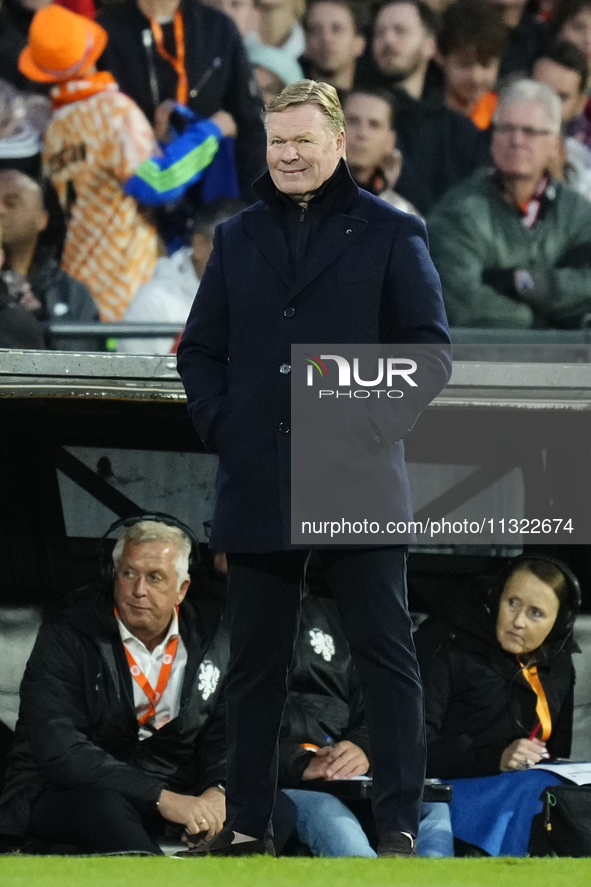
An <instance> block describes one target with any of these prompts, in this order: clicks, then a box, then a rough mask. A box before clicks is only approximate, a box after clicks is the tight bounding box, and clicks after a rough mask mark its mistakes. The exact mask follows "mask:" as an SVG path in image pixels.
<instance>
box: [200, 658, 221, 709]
mask: <svg viewBox="0 0 591 887" xmlns="http://www.w3.org/2000/svg"><path fill="white" fill-rule="evenodd" d="M219 679H220V670H219V668H217V666H215V665H214V664H213V662H212V661H211V660H210V659H204V660H203V662H202V663H201V665H200V666H199V685H198V687H199V690H201V696H202V697H203V699H209V697H210V696H211V694H212V693H215V688H216V687H217V685H218V681H219Z"/></svg>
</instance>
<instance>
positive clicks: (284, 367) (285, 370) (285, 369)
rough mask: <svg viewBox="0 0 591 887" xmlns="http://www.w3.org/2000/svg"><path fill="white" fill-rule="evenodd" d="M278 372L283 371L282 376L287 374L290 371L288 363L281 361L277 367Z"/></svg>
mask: <svg viewBox="0 0 591 887" xmlns="http://www.w3.org/2000/svg"><path fill="white" fill-rule="evenodd" d="M279 372H280V373H283V375H284V376H287V374H288V373H291V367H290V365H289V364H288V363H282V364H281V366H280V367H279Z"/></svg>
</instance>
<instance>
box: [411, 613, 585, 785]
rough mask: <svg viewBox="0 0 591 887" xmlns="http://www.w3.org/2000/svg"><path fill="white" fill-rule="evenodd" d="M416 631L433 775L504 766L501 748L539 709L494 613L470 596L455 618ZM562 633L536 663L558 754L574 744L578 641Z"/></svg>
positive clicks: (525, 730) (483, 772)
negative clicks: (574, 661) (499, 637)
mask: <svg viewBox="0 0 591 887" xmlns="http://www.w3.org/2000/svg"><path fill="white" fill-rule="evenodd" d="M414 637H415V643H416V646H417V654H418V657H419V663H420V666H421V676H422V679H423V684H424V688H425V710H426V726H427V776H432V777H440V778H442V779H455V778H462V777H469V776H492V775H495V774H497V773H499V763H500V760H501V755H502V753H503V751H504V750H505V749H506V748H507V746H509V745H510V744H511V743H512V742H513V741H514V740H515V739H523V738H527V737H528V736H529V735H530V733H531V731H532V730H533V729H534V727H535V726H536V724H537V723H538V716H537V714H536V695H535V693H534V691H533V690H532V688H531V687H530V685H529V684H528V682H527V681H526V679H525V678H524V676H523V673H522V670H521V667H520V666H519V664H518V662H517V659H516V657H515V656H514V655H512V654H511V653H507V652H505V651H504V650H503V649H502V648H501V646H500V644H499V643H498V641H497V639H496V635H495V620H494V619H493V617H492V616H491V615H490V614H489V612H488V610H487V609H486V608H485V607H484V605H480V606H477V605H472V606H470V604H468V605H467V606H465V607H464V608H459V607H458V608H457V609H456V610H455V611H454V612H453V613H452V614H451V616H450V618H449V620H434V619H428V620H427V621H426V622H424V623H423V624H422V625H421V626H420V628H419V629H418V631H417V632H416V634H415V636H414ZM564 640H565V643H564V646H562V645H561V644H559V645H558V646H557V649H558V650H559V651H558V652H555V653H554V654H553V655H550V656H549V657H548V658H543V660H541V661H540V662H539V663H538V674H539V677H540V680H541V683H542V686H543V688H544V691H545V693H546V696H547V699H548V705H549V708H550V715H551V718H552V735H551V736H550V739H549V740H548V742H547V748H548V751H549V752H550V754H551V755H552V757H568V755H569V753H570V745H571V733H572V717H573V689H574V669H573V664H572V657H571V652H572V651H573V649H576V648H575V647H574V645H573V644H572V642H571V641H570V636H569V638H568V639H564ZM561 647H562V649H560V648H561Z"/></svg>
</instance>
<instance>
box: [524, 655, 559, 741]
mask: <svg viewBox="0 0 591 887" xmlns="http://www.w3.org/2000/svg"><path fill="white" fill-rule="evenodd" d="M519 664H520V665H521V663H519ZM521 667H522V670H523V677H524V678H525V680H526V681H527V682H528V684H529V685H530V687H531V688H532V690H533V691H534V693H535V694H536V697H537V702H536V714H537V716H538V718H539V719H540V724H541V726H542V741H543V742H546V741H547V740H548V739H550V734H551V733H552V717H551V715H550V708H549V707H548V700H547V699H546V694H545V693H544V688H543V687H542V682H541V681H540V678H539V677H538V667H537V666H536V665H532V666H530V668H528V667H527V666H525V665H522V666H521Z"/></svg>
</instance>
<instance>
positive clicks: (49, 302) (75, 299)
mask: <svg viewBox="0 0 591 887" xmlns="http://www.w3.org/2000/svg"><path fill="white" fill-rule="evenodd" d="M27 279H28V281H29V283H30V284H31V289H32V290H33V292H34V293H35V295H36V296H37V298H38V299H39V301H40V302H41V303H42V305H43V311H42V319H43V320H46V321H50V322H51V321H56V322H62V323H72V322H76V321H78V322H79V323H93V322H97V321H98V320H99V319H100V318H99V311H98V308H97V305H96V302H95V301H94V299H93V298H92V295H91V293H90V290H89V289H88V287H87V286H86V284H85V283H82V282H81V281H80V280H77V279H76V278H75V277H72V275H71V274H67V273H66V272H65V271H64V270H63V269H62V268H60V266H59V265H58V263H57V262H56V260H55V259H54V258H53V256H51V255H49V254H47V253H46V252H44V251H42V250H38V251H37V255H36V256H35V260H34V262H33V265H32V267H31V269H30V270H29V274H28V275H27ZM49 346H50V347H51V348H54V349H57V350H60V351H92V350H102V340H101V339H97V340H96V341H93V340H89V339H84V338H80V339H69V338H68V339H66V338H62V339H60V338H59V337H51V338H50V341H49Z"/></svg>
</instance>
